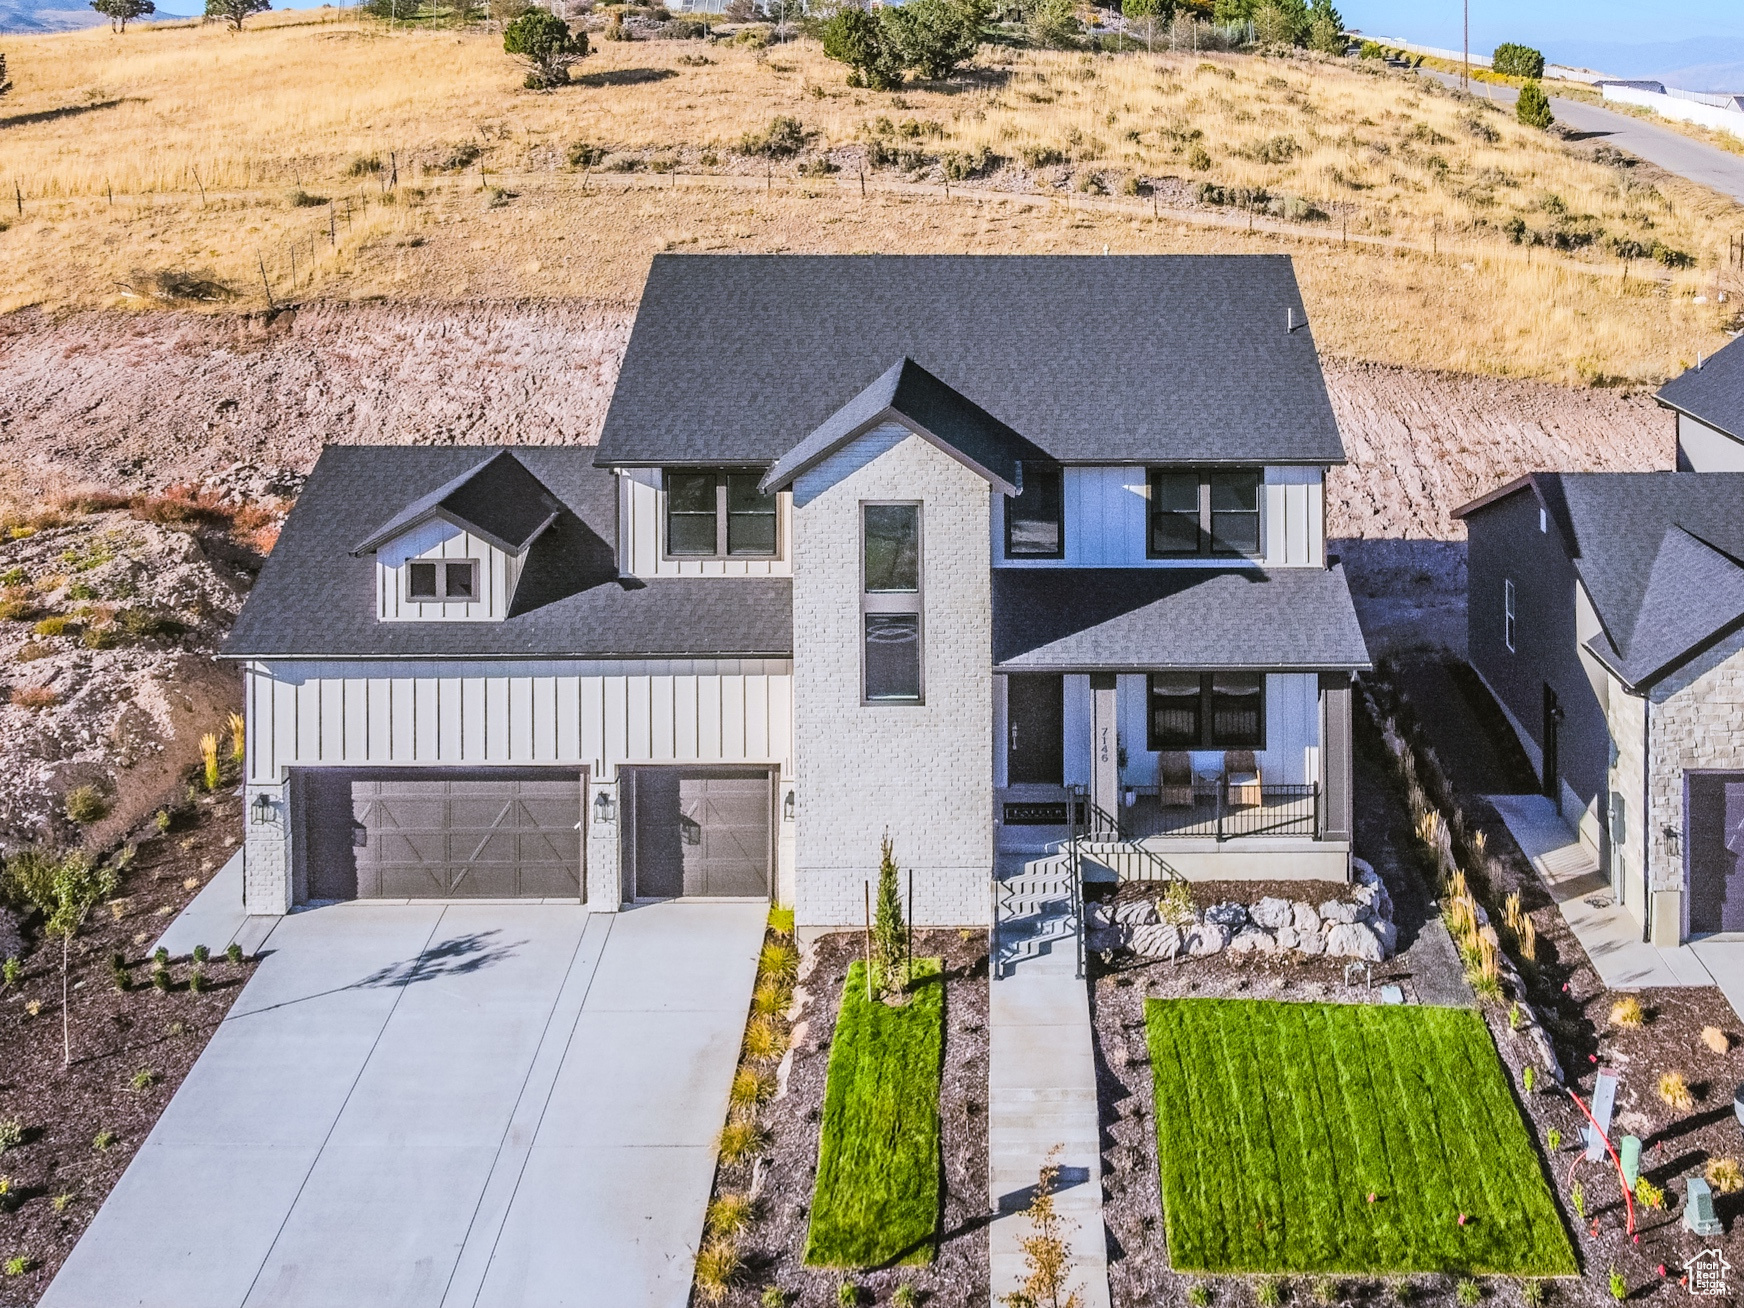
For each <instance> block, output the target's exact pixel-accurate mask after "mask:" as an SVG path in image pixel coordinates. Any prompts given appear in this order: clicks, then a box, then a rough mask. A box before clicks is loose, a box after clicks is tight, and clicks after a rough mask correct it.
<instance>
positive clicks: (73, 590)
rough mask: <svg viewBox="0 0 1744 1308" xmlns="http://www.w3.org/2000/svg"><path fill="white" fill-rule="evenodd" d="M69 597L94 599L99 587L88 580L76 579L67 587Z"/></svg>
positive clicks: (72, 598)
mask: <svg viewBox="0 0 1744 1308" xmlns="http://www.w3.org/2000/svg"><path fill="white" fill-rule="evenodd" d="M67 598H68V599H70V600H94V599H96V598H97V588H96V587H95V586H93V585H92V584H91V583H90V582H88V581H75V582H74V583H73V584H72V585H70V586H68V587H67Z"/></svg>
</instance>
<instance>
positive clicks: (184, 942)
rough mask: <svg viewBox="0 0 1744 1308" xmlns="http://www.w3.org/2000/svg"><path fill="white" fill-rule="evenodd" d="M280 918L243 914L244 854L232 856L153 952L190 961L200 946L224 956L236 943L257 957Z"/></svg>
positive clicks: (238, 851)
mask: <svg viewBox="0 0 1744 1308" xmlns="http://www.w3.org/2000/svg"><path fill="white" fill-rule="evenodd" d="M278 924H279V919H278V918H277V917H250V916H249V915H248V914H247V913H245V912H243V911H242V851H241V850H240V849H239V850H237V851H236V852H235V853H234V854H232V855H231V856H230V861H229V862H227V863H226V864H225V865H224V866H223V867H221V868H219V869H218V871H217V872H216V873H214V874H213V876H212V879H211V880H210V881H208V882H207V883H206V884H205V885H204V886H203V887H202V888H201V890H200V893H199V894H197V895H195V896H194V898H193V899H192V900H191V901H190V902H189V904H188V906H187V907H186V908H184V909H183V910H182V911H181V912H180V913H178V914H176V917H175V920H174V921H173V922H171V923H170V925H169V928H168V929H167V930H166V931H165V932H164V933H163V935H161V936H159V937H158V940H157V943H156V944H155V945H153V946H152V952H153V953H156V952H157V951H158V950H159V949H167V950H169V952H170V957H171V958H186V957H187V956H188V955H189V954H191V953H193V952H194V949H195V947H196V946H197V945H204V946H206V948H207V949H209V950H211V951H212V953H213V954H222V953H223V952H224V951H225V950H226V949H227V948H228V947H229V946H230V945H231V943H232V942H234V943H236V944H239V945H241V946H242V952H243V953H245V954H253V953H254V952H255V951H256V950H258V949H259V948H260V947H261V945H262V944H264V943H265V942H266V938H267V937H268V936H269V935H271V934H272V931H273V928H274V927H276V926H277V925H278Z"/></svg>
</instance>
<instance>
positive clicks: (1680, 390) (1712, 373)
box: [1654, 337, 1744, 441]
mask: <svg viewBox="0 0 1744 1308" xmlns="http://www.w3.org/2000/svg"><path fill="white" fill-rule="evenodd" d="M1654 398H1656V399H1657V400H1658V401H1659V402H1660V403H1661V404H1665V405H1669V406H1670V407H1671V408H1673V409H1681V410H1682V411H1683V412H1685V413H1687V414H1689V415H1690V417H1692V418H1694V419H1696V420H1697V421H1698V422H1705V423H1707V424H1708V426H1710V427H1717V428H1719V429H1720V430H1721V431H1723V432H1725V433H1726V435H1728V436H1731V437H1733V438H1735V439H1737V440H1741V441H1744V337H1739V338H1738V339H1737V340H1734V341H1733V342H1732V343H1731V344H1730V345H1728V346H1726V347H1725V348H1724V349H1722V350H1721V351H1720V352H1719V353H1717V354H1715V355H1714V357H1713V358H1711V359H1708V360H1706V361H1704V362H1703V364H1702V366H1701V367H1700V368H1690V369H1688V370H1687V371H1686V372H1684V373H1683V374H1682V375H1681V376H1678V377H1673V378H1672V379H1671V380H1670V381H1668V382H1666V383H1665V385H1663V386H1661V387H1660V388H1659V393H1658V394H1657V395H1656V396H1655V397H1654Z"/></svg>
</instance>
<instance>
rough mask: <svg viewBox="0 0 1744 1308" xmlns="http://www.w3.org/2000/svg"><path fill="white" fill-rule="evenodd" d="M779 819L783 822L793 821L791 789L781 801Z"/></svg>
mask: <svg viewBox="0 0 1744 1308" xmlns="http://www.w3.org/2000/svg"><path fill="white" fill-rule="evenodd" d="M781 820H782V821H783V822H791V821H793V792H792V791H791V790H790V791H788V792H787V795H786V796H785V797H784V798H783V799H782V801H781Z"/></svg>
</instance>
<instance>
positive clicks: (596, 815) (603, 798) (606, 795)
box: [593, 790, 618, 822]
mask: <svg viewBox="0 0 1744 1308" xmlns="http://www.w3.org/2000/svg"><path fill="white" fill-rule="evenodd" d="M617 816H618V812H617V805H616V804H614V803H613V802H612V792H611V791H609V790H602V791H600V792H599V794H597V795H595V796H594V797H593V820H594V821H595V822H614V821H616V820H617Z"/></svg>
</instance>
